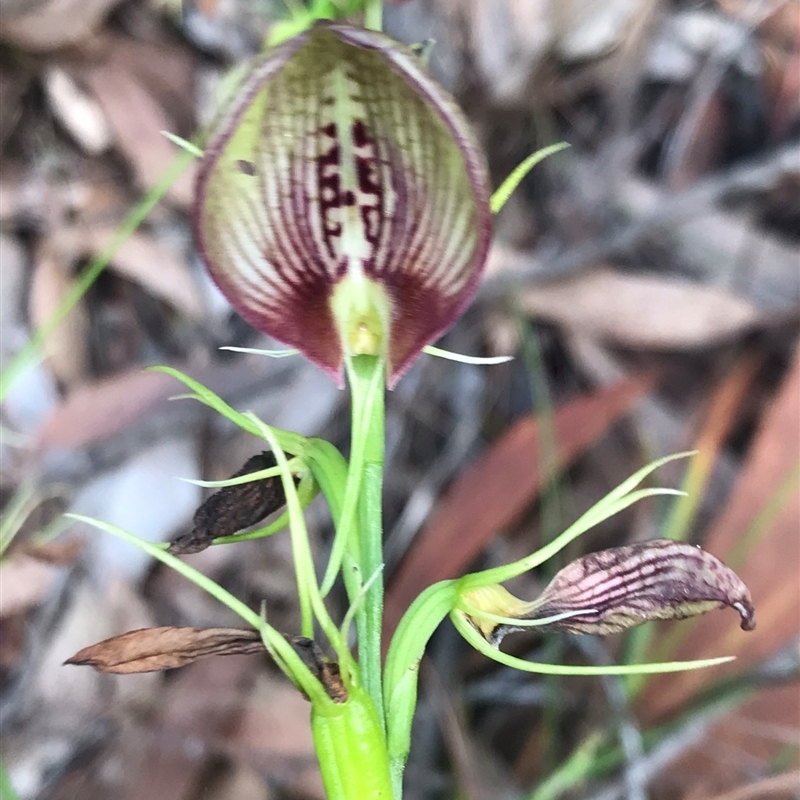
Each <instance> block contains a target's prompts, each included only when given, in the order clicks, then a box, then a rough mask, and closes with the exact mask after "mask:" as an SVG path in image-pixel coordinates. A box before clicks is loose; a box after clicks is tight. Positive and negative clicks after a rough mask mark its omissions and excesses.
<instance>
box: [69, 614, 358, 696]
mask: <svg viewBox="0 0 800 800" xmlns="http://www.w3.org/2000/svg"><path fill="white" fill-rule="evenodd" d="M286 638H287V640H288V641H289V643H290V644H291V645H292V647H293V648H294V650H295V652H296V653H297V654H298V655H299V656H300V658H301V659H302V661H303V663H304V664H305V665H306V666H307V667H308V669H309V670H311V672H312V673H313V675H314V676H315V677H316V678H317V679H318V680H319V682H320V683H321V684H322V685H323V687H324V688H325V691H326V692H327V693H328V696H329V697H330V698H331V699H332V700H333V701H334V702H337V703H343V702H345V700H347V696H348V695H347V689H346V687H345V685H344V682H343V681H342V677H341V674H340V672H339V665H338V664H337V663H336V662H335V661H332V660H331V659H329V658H326V657H325V655H324V654H323V652H322V650H321V649H320V647H319V645H318V644H317V643H316V642H315V641H314V640H313V639H308V638H306V637H305V636H287V637H286ZM265 652H266V648H265V647H264V643H263V641H262V640H261V635H260V634H259V632H258V631H255V630H246V629H245V630H243V629H239V628H190V627H173V626H164V627H161V628H142V629H140V630H136V631H129V632H128V633H123V634H122V635H121V636H114V637H112V638H111V639H106V640H105V641H102V642H98V643H97V644H93V645H90V646H89V647H84V648H83V650H79V651H78V652H77V653H75V655H74V656H72V658H70V659H67V661H65V662H64V663H65V664H75V665H80V666H83V665H86V666H91V667H94V668H95V669H96V670H97V671H98V672H111V673H116V674H120V675H125V674H132V673H136V672H160V671H161V670H165V669H175V668H176V667H183V666H186V665H187V664H191V663H192V662H193V661H197V660H198V659H199V658H205V657H206V656H231V655H247V654H250V653H265Z"/></svg>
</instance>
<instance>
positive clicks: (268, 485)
mask: <svg viewBox="0 0 800 800" xmlns="http://www.w3.org/2000/svg"><path fill="white" fill-rule="evenodd" d="M276 463H277V462H276V461H275V456H274V455H272V453H270V452H267V451H265V452H263V453H259V454H258V455H255V456H253V457H252V458H249V459H248V460H247V463H246V464H245V465H244V466H243V467H242V468H241V469H240V470H239V471H238V472H236V473H235V474H233V475H231V479H233V478H241V477H242V476H244V475H249V474H250V473H252V472H259V471H260V470H262V469H269V468H270V467H274V466H275V465H276ZM285 504H286V495H285V494H284V491H283V484H282V483H281V479H280V476H276V477H274V478H262V479H260V480H255V481H250V482H249V483H242V484H239V485H238V486H225V487H224V488H222V489H220V490H219V491H218V492H214V494H212V495H211V496H210V497H209V498H208V499H207V500H206V501H205V502H204V503H203V505H201V506H200V508H198V509H197V511H196V512H195V515H194V519H193V522H194V527H193V528H192V530H191V532H189V533H186V534H184V535H183V536H179V537H178V538H177V539H175V541H174V542H172V544H171V545H170V546H169V552H170V553H172V554H173V555H186V554H187V553H199V552H200V551H201V550H205V549H206V548H207V547H209V546H210V545H211V542H212V541H213V540H214V539H216V538H217V537H219V536H231V535H233V534H234V533H236V532H237V531H241V530H244V529H245V528H249V527H250V526H251V525H255V524H256V523H257V522H261V520H262V519H264V518H265V517H267V516H268V515H269V514H271V513H272V512H273V511H277V510H278V509H279V508H282V507H283V506H284V505H285Z"/></svg>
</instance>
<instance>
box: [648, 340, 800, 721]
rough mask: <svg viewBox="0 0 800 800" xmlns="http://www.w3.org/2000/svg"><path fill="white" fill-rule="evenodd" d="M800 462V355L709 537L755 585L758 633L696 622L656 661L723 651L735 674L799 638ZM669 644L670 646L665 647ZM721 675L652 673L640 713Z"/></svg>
mask: <svg viewBox="0 0 800 800" xmlns="http://www.w3.org/2000/svg"><path fill="white" fill-rule="evenodd" d="M798 463H800V351H798V353H797V354H796V355H795V360H794V364H793V365H792V367H791V368H790V370H789V372H788V374H787V375H786V378H785V379H784V382H783V384H782V386H781V388H780V390H779V391H778V393H777V395H776V397H775V399H774V400H773V402H772V404H771V405H770V407H769V408H768V409H767V411H766V413H765V414H764V416H763V419H762V421H761V424H760V426H759V429H758V431H757V433H756V437H755V440H754V443H753V445H752V447H751V449H750V452H749V453H748V456H747V461H746V463H745V466H744V468H743V469H742V472H741V474H740V476H739V478H738V480H737V481H736V484H735V485H734V488H733V491H732V492H731V494H730V498H729V500H728V503H727V504H726V506H725V508H724V509H723V510H722V512H721V513H720V515H719V516H718V517H717V519H716V520H715V522H714V524H713V525H712V526H711V530H710V532H709V534H708V536H707V537H706V539H705V546H706V547H708V548H709V549H713V550H714V552H715V553H720V554H721V556H722V557H723V558H725V560H726V561H727V562H728V563H730V564H735V566H736V570H737V572H738V573H739V575H740V576H741V577H742V579H743V580H744V581H745V582H746V583H747V585H748V587H749V588H750V591H751V592H752V595H753V600H754V602H755V604H756V605H757V606H758V614H759V625H758V630H756V631H755V632H754V633H753V635H752V636H748V637H747V640H746V641H742V640H741V639H740V637H738V636H737V635H736V634H737V632H736V631H735V630H733V626H732V625H731V624H730V621H727V620H724V619H723V620H721V621H720V620H712V619H708V618H706V619H699V620H696V622H695V623H694V624H692V623H690V624H689V625H688V626H687V627H688V630H686V631H685V632H682V636H681V641H680V645H679V646H678V647H675V646H674V641H675V640H674V638H672V635H671V634H668V635H667V636H666V637H665V638H664V640H663V641H662V642H661V643H656V646H655V651H654V652H653V653H652V656H653V657H654V658H655V659H657V660H661V659H663V658H675V659H692V658H706V657H707V656H708V655H709V654H715V653H720V652H723V653H726V654H731V655H736V656H737V660H736V662H735V664H731V665H725V666H723V667H720V668H719V672H722V673H723V674H732V673H733V672H736V671H739V670H741V669H742V668H743V667H746V666H749V665H755V664H758V663H760V662H762V661H763V660H764V659H766V658H768V657H769V656H770V655H771V654H773V653H775V652H776V651H777V650H779V649H780V648H781V647H784V646H786V645H787V644H788V643H789V642H790V641H793V640H795V639H796V637H797V634H798V631H800V581H798V579H797V576H798V574H800V537H798V535H797V533H798V530H800V495H798V493H797V486H798V477H797V470H798ZM781 495H782V497H781ZM779 501H781V502H780V503H779ZM767 511H768V512H769V513H766V514H765V512H767ZM759 519H762V520H763V523H762V524H759ZM754 534H757V535H756V536H754ZM748 537H749V538H748ZM675 635H677V632H675ZM670 642H672V646H671V647H670V648H669V649H666V646H667V645H669V644H670ZM715 672H717V671H715ZM719 672H717V674H716V675H715V676H709V675H707V674H701V673H702V671H699V672H691V673H688V672H686V673H676V674H673V675H657V676H654V677H653V678H652V679H651V680H650V681H649V682H648V685H647V687H646V691H645V692H644V696H643V702H642V708H643V709H646V711H647V713H648V716H649V718H650V719H656V718H659V717H661V716H663V715H665V714H667V713H670V712H674V711H675V710H676V709H677V708H679V707H680V706H681V704H682V703H684V702H686V701H687V700H688V699H689V698H690V697H691V696H692V695H693V694H694V693H695V692H697V691H699V690H701V689H702V687H703V686H704V685H705V684H706V683H707V682H708V681H709V680H712V679H718V678H719Z"/></svg>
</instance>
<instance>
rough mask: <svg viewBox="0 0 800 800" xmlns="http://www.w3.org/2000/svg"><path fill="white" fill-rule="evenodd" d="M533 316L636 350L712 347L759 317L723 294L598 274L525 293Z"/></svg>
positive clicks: (524, 303)
mask: <svg viewBox="0 0 800 800" xmlns="http://www.w3.org/2000/svg"><path fill="white" fill-rule="evenodd" d="M520 305H521V307H522V308H523V309H524V310H526V311H527V312H528V313H530V314H533V315H535V316H536V317H539V318H541V319H546V320H549V321H551V322H555V323H556V324H558V325H562V326H563V327H565V328H568V329H570V330H574V331H578V332H580V333H583V334H587V335H590V336H594V337H598V338H600V339H603V340H605V341H608V342H611V343H613V344H617V345H621V346H623V347H629V348H633V349H654V350H664V349H684V348H694V347H708V346H709V345H711V344H714V343H716V342H721V341H724V340H726V339H730V338H731V337H733V336H735V335H737V334H741V333H743V332H745V331H748V330H750V329H751V328H752V327H753V326H754V325H755V324H756V323H757V322H758V320H759V314H758V311H757V310H756V309H755V307H754V306H752V305H751V304H750V303H749V302H747V301H746V300H743V299H741V298H739V297H736V296H734V295H732V294H730V293H728V292H726V291H724V290H722V289H716V288H713V287H708V286H701V285H699V284H696V283H690V282H689V281H680V280H675V279H671V278H665V277H662V276H655V275H632V274H630V275H629V274H625V273H621V272H617V271H616V270H613V269H608V268H604V269H598V270H594V271H592V272H588V273H586V274H583V275H579V276H577V277H574V278H569V279H567V280H564V281H558V282H557V283H551V284H548V285H546V286H541V287H539V288H536V289H531V290H530V291H527V292H525V293H524V294H523V295H522V297H521V299H520Z"/></svg>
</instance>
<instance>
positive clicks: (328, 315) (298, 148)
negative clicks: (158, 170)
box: [194, 22, 491, 386]
mask: <svg viewBox="0 0 800 800" xmlns="http://www.w3.org/2000/svg"><path fill="white" fill-rule="evenodd" d="M194 220H195V221H194V224H195V235H196V238H197V242H198V247H199V249H200V252H201V254H202V256H203V258H204V260H205V262H206V264H207V266H208V269H209V271H210V273H211V275H212V277H213V278H214V280H215V281H216V283H217V284H218V286H219V287H220V289H221V290H222V292H223V293H224V294H225V296H226V297H227V298H228V300H229V301H230V302H231V304H232V305H233V306H234V307H235V308H236V309H237V311H239V313H240V314H241V315H242V316H243V317H244V318H245V319H246V320H247V321H248V322H250V323H251V324H252V325H254V326H255V327H256V328H258V329H259V330H261V331H264V332H265V333H268V334H269V335H271V336H273V337H275V338H276V339H278V340H280V341H282V342H285V343H286V344H287V345H289V346H291V347H295V348H297V349H299V350H300V351H301V352H302V353H303V354H304V355H305V356H306V357H307V358H309V359H310V360H311V361H313V362H314V363H316V364H318V365H319V366H320V367H322V369H324V370H325V371H326V372H328V373H329V374H330V375H331V376H333V377H334V378H335V379H336V380H337V381H338V382H340V383H341V381H342V367H343V362H344V358H345V357H346V356H350V355H359V354H369V355H376V356H379V357H382V358H384V359H385V360H386V367H387V371H388V376H389V385H390V386H392V385H394V383H396V381H397V380H398V378H399V377H400V375H402V373H403V372H404V371H405V370H406V369H408V367H409V366H410V365H411V363H412V362H413V361H414V359H415V358H416V357H417V356H418V355H419V353H420V351H421V350H422V348H423V346H424V345H426V344H428V343H429V342H431V341H433V340H435V339H436V338H438V337H439V336H440V335H441V334H442V333H443V332H444V331H445V330H447V328H449V327H450V326H451V325H452V324H453V322H454V321H455V320H456V318H457V317H458V315H459V314H460V313H461V311H462V310H463V308H464V306H465V305H466V304H467V302H468V301H469V300H470V298H471V297H472V295H473V294H474V292H475V289H476V287H477V283H478V279H479V277H480V273H481V271H482V269H483V265H484V262H485V259H486V252H487V249H488V246H489V238H490V222H491V215H490V211H489V194H488V188H487V177H486V169H485V165H484V160H483V156H482V155H481V153H480V151H479V150H478V148H477V146H476V145H475V143H474V142H473V139H472V135H471V133H470V131H469V128H468V125H467V123H466V121H465V120H464V118H463V116H462V114H461V112H460V110H459V109H458V107H457V106H456V104H455V102H454V101H453V99H452V98H451V97H450V96H449V95H448V94H447V93H446V92H445V91H444V90H443V89H442V88H441V87H439V86H438V85H437V84H436V83H435V82H434V81H433V80H432V79H431V78H430V77H429V76H428V74H427V72H426V69H425V67H424V65H423V64H422V62H421V61H420V60H419V59H418V58H417V57H416V56H415V55H414V53H413V52H412V50H411V49H410V48H406V47H404V46H402V45H400V44H398V43H397V42H395V41H393V40H391V39H389V38H388V37H386V36H384V35H382V34H380V33H377V32H375V31H367V30H362V29H360V28H354V27H350V26H347V25H343V24H336V23H330V22H319V23H317V24H316V25H315V26H314V27H312V28H310V29H309V30H307V31H305V32H304V33H302V34H300V35H299V36H297V37H295V38H294V39H291V40H290V41H289V42H287V43H285V44H284V45H282V46H280V47H278V48H276V49H275V50H273V51H272V52H271V53H269V54H268V55H267V56H266V57H265V58H264V59H262V60H261V61H259V62H257V63H256V65H255V66H254V67H253V68H252V70H251V71H250V73H249V76H248V77H247V78H246V79H245V80H244V82H243V84H242V85H241V87H240V89H239V90H238V92H237V95H236V97H235V98H234V99H233V101H232V102H231V104H230V105H229V107H228V108H227V109H226V110H225V111H224V113H223V114H222V115H221V117H220V118H219V120H218V121H217V123H216V125H215V127H214V129H213V131H212V133H211V136H210V139H209V142H208V146H207V147H206V150H205V157H204V160H203V163H202V165H201V168H200V172H199V175H198V184H197V200H196V206H195V211H194Z"/></svg>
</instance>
